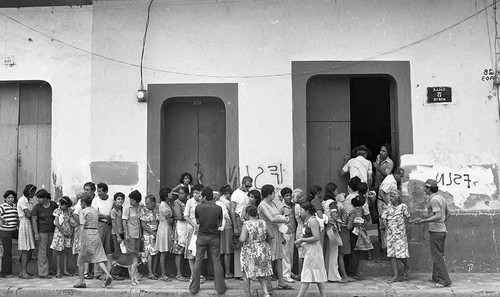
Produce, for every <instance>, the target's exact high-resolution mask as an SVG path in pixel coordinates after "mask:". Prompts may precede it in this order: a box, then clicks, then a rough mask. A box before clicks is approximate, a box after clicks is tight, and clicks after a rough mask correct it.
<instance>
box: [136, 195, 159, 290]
mask: <svg viewBox="0 0 500 297" xmlns="http://www.w3.org/2000/svg"><path fill="white" fill-rule="evenodd" d="M144 204H145V207H143V208H142V209H141V211H140V212H139V219H140V220H141V226H142V231H143V232H142V240H143V242H144V252H145V253H147V255H148V272H149V275H148V278H149V279H152V280H157V279H158V277H157V276H156V274H155V272H156V267H157V265H158V256H157V254H158V250H157V249H156V233H157V230H158V220H159V213H160V211H159V209H158V206H156V198H155V196H153V195H148V196H146V198H145V199H144Z"/></svg>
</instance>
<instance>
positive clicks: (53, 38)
mask: <svg viewBox="0 0 500 297" xmlns="http://www.w3.org/2000/svg"><path fill="white" fill-rule="evenodd" d="M499 1H500V0H494V1H493V2H492V4H490V5H488V6H486V7H485V8H483V9H481V10H479V11H476V12H475V13H474V14H472V15H470V16H468V17H466V18H465V19H462V20H461V21H459V22H457V23H455V24H453V25H451V26H448V27H446V28H444V29H442V30H439V31H437V32H435V33H433V34H431V35H428V36H426V37H424V38H422V39H419V40H417V41H414V42H412V43H409V44H406V45H403V46H400V47H398V48H395V49H392V50H389V51H386V52H383V53H381V54H378V55H374V56H371V57H368V58H365V59H363V60H359V61H354V62H351V63H346V64H342V65H338V66H332V67H326V68H323V69H319V70H318V69H317V70H314V71H304V72H301V73H293V75H303V74H310V73H321V72H323V71H327V70H332V69H338V68H342V67H347V66H351V65H356V64H361V63H363V62H366V61H370V60H373V59H376V58H380V57H382V56H385V55H388V54H392V53H395V52H397V51H400V50H403V49H407V48H410V47H412V46H415V45H417V44H420V43H422V42H424V41H426V40H428V39H431V38H433V37H435V36H437V35H440V34H442V33H444V32H446V31H448V30H451V29H453V28H455V27H457V26H459V25H460V24H462V23H464V22H466V21H468V20H470V19H471V18H473V17H475V16H476V15H478V14H480V13H482V12H484V11H486V10H487V9H488V8H490V7H492V6H494V5H495V4H496V3H497V2H499ZM234 2H236V1H234ZM222 3H224V2H222ZM0 14H1V15H3V16H4V17H6V18H8V19H9V20H11V21H13V22H15V23H17V24H19V25H21V26H23V27H26V28H28V29H30V30H32V31H34V32H37V33H38V34H40V35H43V36H45V37H47V38H50V39H51V40H52V41H56V42H59V43H61V44H63V45H66V46H68V47H70V48H73V49H74V50H77V51H80V52H84V53H87V54H89V55H92V56H95V57H98V58H101V59H104V60H108V61H112V62H115V63H119V64H123V65H127V66H131V67H137V68H141V65H137V64H133V63H129V62H126V61H122V60H118V59H115V58H112V57H108V56H104V55H101V54H98V53H94V52H92V51H89V50H86V49H83V48H80V47H77V46H74V45H71V44H69V43H67V42H64V41H63V40H60V39H57V38H55V37H53V36H50V35H48V34H46V33H44V32H42V31H40V30H38V29H36V28H33V27H31V26H29V25H26V24H24V23H22V22H20V21H18V20H16V19H15V18H13V17H11V16H9V15H7V14H5V13H3V12H0ZM142 68H143V69H147V70H150V71H154V72H161V73H168V74H173V75H181V76H191V77H207V78H232V79H251V78H271V77H283V76H290V75H292V73H290V72H286V73H275V74H262V75H210V74H196V73H188V72H179V71H172V70H166V69H157V68H152V67H144V66H143V67H142Z"/></svg>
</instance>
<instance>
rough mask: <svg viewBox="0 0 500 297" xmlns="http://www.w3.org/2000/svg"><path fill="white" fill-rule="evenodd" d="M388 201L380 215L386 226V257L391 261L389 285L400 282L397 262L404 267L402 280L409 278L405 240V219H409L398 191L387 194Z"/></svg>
mask: <svg viewBox="0 0 500 297" xmlns="http://www.w3.org/2000/svg"><path fill="white" fill-rule="evenodd" d="M389 201H390V202H391V204H390V205H389V206H388V207H387V209H386V210H384V212H383V213H382V219H384V221H385V225H386V236H387V257H388V258H390V259H391V265H392V271H393V274H394V275H393V277H392V278H390V279H389V283H393V282H397V281H400V278H399V273H398V262H397V260H398V259H399V260H401V262H403V265H404V272H403V280H407V279H408V278H409V277H410V267H409V266H408V258H409V257H410V253H409V251H408V240H407V238H406V224H405V219H407V218H409V217H410V213H409V212H408V207H407V206H406V204H404V203H403V201H402V199H401V193H400V192H399V191H392V192H390V193H389Z"/></svg>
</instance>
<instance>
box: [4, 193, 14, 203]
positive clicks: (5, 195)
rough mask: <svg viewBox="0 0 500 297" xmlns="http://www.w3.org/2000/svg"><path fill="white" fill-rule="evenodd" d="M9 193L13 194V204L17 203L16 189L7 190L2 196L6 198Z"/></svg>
mask: <svg viewBox="0 0 500 297" xmlns="http://www.w3.org/2000/svg"><path fill="white" fill-rule="evenodd" d="M10 195H12V196H14V204H15V203H17V193H16V191H13V190H7V191H5V193H4V194H3V198H7V197H9V196H10Z"/></svg>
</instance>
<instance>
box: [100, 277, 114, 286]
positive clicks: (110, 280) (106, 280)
mask: <svg viewBox="0 0 500 297" xmlns="http://www.w3.org/2000/svg"><path fill="white" fill-rule="evenodd" d="M112 281H113V277H112V276H108V277H106V278H105V279H104V280H103V282H102V287H103V288H104V287H107V286H109V285H110V284H111V282H112Z"/></svg>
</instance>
